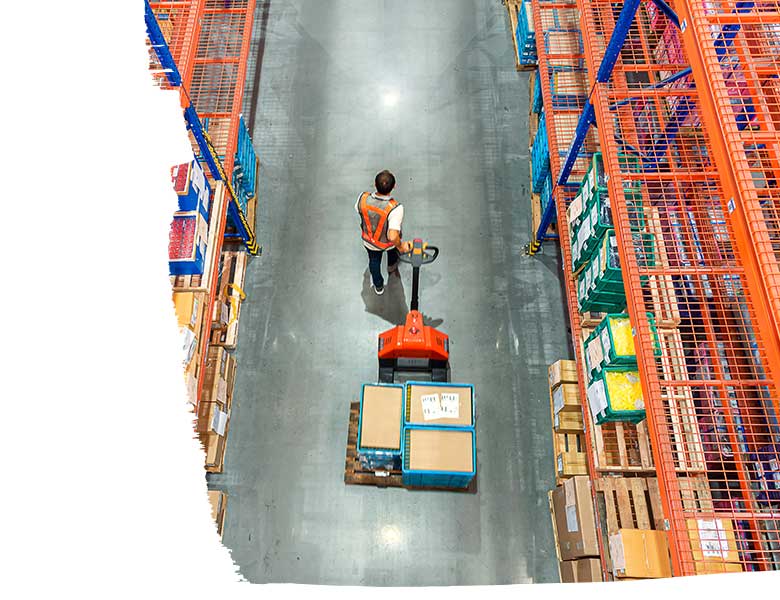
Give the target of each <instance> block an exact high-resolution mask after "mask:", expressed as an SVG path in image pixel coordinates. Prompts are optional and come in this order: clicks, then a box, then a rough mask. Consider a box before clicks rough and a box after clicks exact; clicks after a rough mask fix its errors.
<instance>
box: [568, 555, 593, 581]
mask: <svg viewBox="0 0 780 600" xmlns="http://www.w3.org/2000/svg"><path fill="white" fill-rule="evenodd" d="M596 581H604V579H603V577H602V573H601V561H599V559H598V558H581V559H580V560H564V561H563V562H561V583H590V582H596Z"/></svg>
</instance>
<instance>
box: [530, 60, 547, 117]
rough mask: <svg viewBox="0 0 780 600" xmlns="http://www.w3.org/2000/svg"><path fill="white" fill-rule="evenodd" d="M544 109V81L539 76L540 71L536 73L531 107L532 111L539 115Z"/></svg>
mask: <svg viewBox="0 0 780 600" xmlns="http://www.w3.org/2000/svg"><path fill="white" fill-rule="evenodd" d="M543 108H544V97H543V96H542V79H541V77H540V76H539V70H538V69H537V70H536V71H535V72H534V100H533V104H532V105H531V110H532V111H533V112H535V113H536V114H537V115H538V114H540V113H541V112H542V109H543Z"/></svg>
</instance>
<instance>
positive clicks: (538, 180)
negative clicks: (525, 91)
mask: <svg viewBox="0 0 780 600" xmlns="http://www.w3.org/2000/svg"><path fill="white" fill-rule="evenodd" d="M549 173H550V147H549V144H548V142H547V115H546V113H544V112H542V114H541V115H539V128H538V129H537V130H536V136H535V137H534V144H533V146H532V147H531V189H533V191H534V193H536V194H538V193H540V192H541V191H542V186H543V185H544V181H545V179H546V178H547V175H548V174H549Z"/></svg>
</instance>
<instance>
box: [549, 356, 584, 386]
mask: <svg viewBox="0 0 780 600" xmlns="http://www.w3.org/2000/svg"><path fill="white" fill-rule="evenodd" d="M547 372H548V374H549V381H550V389H555V388H556V387H557V386H559V385H560V384H561V383H577V363H575V362H574V361H573V360H566V359H561V360H558V361H555V362H554V363H553V364H551V365H550V367H549V369H548V370H547Z"/></svg>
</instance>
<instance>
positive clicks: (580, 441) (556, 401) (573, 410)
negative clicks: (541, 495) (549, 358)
mask: <svg viewBox="0 0 780 600" xmlns="http://www.w3.org/2000/svg"><path fill="white" fill-rule="evenodd" d="M548 374H549V383H550V414H551V419H552V424H553V432H552V435H553V452H554V459H555V475H556V481H557V482H558V483H560V482H561V481H562V480H563V479H565V478H567V477H572V476H574V475H587V474H588V462H587V455H586V454H585V446H584V444H585V439H584V438H585V425H584V422H583V416H582V404H581V402H580V393H579V387H578V385H577V367H576V364H575V363H574V361H571V360H559V361H557V362H555V363H553V364H552V365H550V367H549V370H548Z"/></svg>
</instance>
